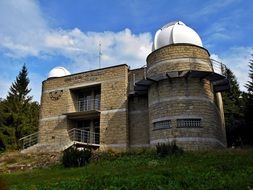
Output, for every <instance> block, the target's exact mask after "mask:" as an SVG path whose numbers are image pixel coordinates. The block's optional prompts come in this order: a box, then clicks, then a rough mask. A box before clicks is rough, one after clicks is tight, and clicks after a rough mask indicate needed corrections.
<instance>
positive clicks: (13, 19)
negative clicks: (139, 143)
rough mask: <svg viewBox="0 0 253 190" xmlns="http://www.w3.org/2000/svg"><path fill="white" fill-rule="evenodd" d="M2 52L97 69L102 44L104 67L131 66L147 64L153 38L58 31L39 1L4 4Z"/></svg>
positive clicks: (0, 34) (0, 9) (11, 0)
mask: <svg viewBox="0 0 253 190" xmlns="http://www.w3.org/2000/svg"><path fill="white" fill-rule="evenodd" d="M0 28H1V30H0V41H1V42H2V43H1V44H0V51H2V52H3V53H4V54H5V55H7V56H10V57H15V58H22V57H24V58H25V57H28V56H37V57H39V56H42V55H51V56H54V55H61V56H64V57H66V58H68V59H70V60H71V62H72V63H75V70H76V69H77V68H76V65H79V66H81V65H82V64H85V65H83V66H82V67H81V68H80V69H83V68H89V67H93V65H94V63H96V62H97V61H98V45H99V43H101V44H102V53H103V54H102V63H104V65H103V66H108V65H115V64H119V63H128V64H130V65H131V66H133V67H136V66H142V65H144V64H145V58H146V56H147V55H148V53H149V52H150V50H151V39H152V37H151V34H150V33H142V34H138V35H135V34H133V33H132V32H131V30H130V29H125V30H123V31H120V32H110V31H107V32H101V33H98V32H83V31H81V30H80V29H78V28H74V29H72V30H63V29H54V28H50V27H49V26H48V25H47V22H46V20H45V19H44V18H43V16H42V14H41V12H40V9H39V5H38V2H37V1H32V0H30V1H26V0H20V1H14V0H8V1H0Z"/></svg>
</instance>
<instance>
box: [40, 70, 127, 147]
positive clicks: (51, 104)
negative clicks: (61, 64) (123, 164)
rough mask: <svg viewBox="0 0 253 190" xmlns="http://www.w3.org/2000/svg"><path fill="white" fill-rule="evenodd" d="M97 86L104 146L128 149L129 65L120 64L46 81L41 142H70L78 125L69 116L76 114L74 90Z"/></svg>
mask: <svg viewBox="0 0 253 190" xmlns="http://www.w3.org/2000/svg"><path fill="white" fill-rule="evenodd" d="M93 85H100V87H101V105H100V140H101V142H100V143H101V147H102V148H104V149H107V148H122V149H126V147H127V146H128V114H127V108H128V102H127V96H128V66H127V65H118V66H115V67H109V68H104V69H99V70H94V71H89V72H83V73H78V74H74V75H69V76H65V77H59V78H49V79H47V80H45V81H44V82H43V88H42V98H41V112H40V127H39V143H41V144H50V143H51V144H59V143H60V141H61V139H65V141H69V140H70V139H69V136H68V133H67V129H68V128H69V127H70V126H74V124H73V122H71V121H69V120H68V117H67V114H66V113H70V112H75V111H76V109H75V105H74V102H75V101H76V99H75V96H74V95H73V92H72V91H73V90H74V89H78V88H86V87H90V86H93Z"/></svg>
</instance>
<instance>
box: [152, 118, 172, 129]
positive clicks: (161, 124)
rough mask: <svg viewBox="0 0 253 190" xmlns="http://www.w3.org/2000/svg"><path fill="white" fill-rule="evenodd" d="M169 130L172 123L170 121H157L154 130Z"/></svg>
mask: <svg viewBox="0 0 253 190" xmlns="http://www.w3.org/2000/svg"><path fill="white" fill-rule="evenodd" d="M168 128H171V121H170V120H164V121H157V122H155V123H154V130H158V129H168Z"/></svg>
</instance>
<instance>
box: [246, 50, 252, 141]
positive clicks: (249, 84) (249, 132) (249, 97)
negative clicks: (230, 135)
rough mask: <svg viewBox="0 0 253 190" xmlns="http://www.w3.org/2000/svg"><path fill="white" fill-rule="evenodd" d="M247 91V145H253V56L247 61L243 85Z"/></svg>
mask: <svg viewBox="0 0 253 190" xmlns="http://www.w3.org/2000/svg"><path fill="white" fill-rule="evenodd" d="M245 87H246V89H247V104H246V112H245V118H246V124H247V137H248V138H247V139H248V143H249V144H251V145H253V54H252V55H251V59H250V60H249V81H248V82H247V84H246V85H245Z"/></svg>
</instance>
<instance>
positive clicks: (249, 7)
mask: <svg viewBox="0 0 253 190" xmlns="http://www.w3.org/2000/svg"><path fill="white" fill-rule="evenodd" d="M252 18H253V1H251V0H249V1H245V0H205V1H203V0H177V1H172V0H159V1H157V0H124V1H123V0H121V1H117V0H75V1H73V0H50V1H48V0H0V97H1V98H5V97H6V95H7V93H8V90H9V88H10V86H11V84H12V82H14V81H15V78H16V76H17V75H18V73H19V71H20V70H21V68H22V66H23V64H25V65H26V67H27V68H28V72H29V75H28V77H29V79H30V84H29V88H31V89H32V90H31V94H30V95H32V96H33V99H34V100H35V101H38V102H39V101H40V96H41V84H42V81H44V80H46V79H47V76H48V73H49V71H50V70H51V69H52V68H54V67H56V66H63V67H65V68H66V69H67V70H69V71H70V72H71V73H76V72H83V71H87V70H93V69H98V68H99V61H98V60H99V56H98V55H99V43H101V52H102V56H101V67H107V66H112V65H117V64H123V63H126V64H128V65H129V66H130V68H138V67H142V66H144V65H145V64H146V57H147V55H148V54H149V53H150V52H151V47H152V41H153V37H154V34H155V32H156V31H157V30H158V29H159V28H161V27H162V26H163V25H165V24H167V23H169V22H172V21H179V20H180V21H183V22H184V23H185V24H186V25H187V26H189V27H191V28H192V29H194V30H195V31H196V32H197V33H198V34H199V36H200V37H201V39H202V42H203V45H204V47H205V48H206V49H208V50H209V53H210V54H211V57H212V58H214V59H216V60H218V61H221V62H222V63H224V64H226V65H227V66H228V67H229V68H230V69H231V70H232V72H233V73H234V74H235V75H236V77H237V79H238V82H239V84H240V89H241V90H243V91H245V90H246V89H245V87H244V85H245V83H246V82H247V80H248V79H249V78H248V71H249V67H248V63H249V60H250V57H251V54H252V53H253V37H252V34H253V22H252V21H251V19H252Z"/></svg>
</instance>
